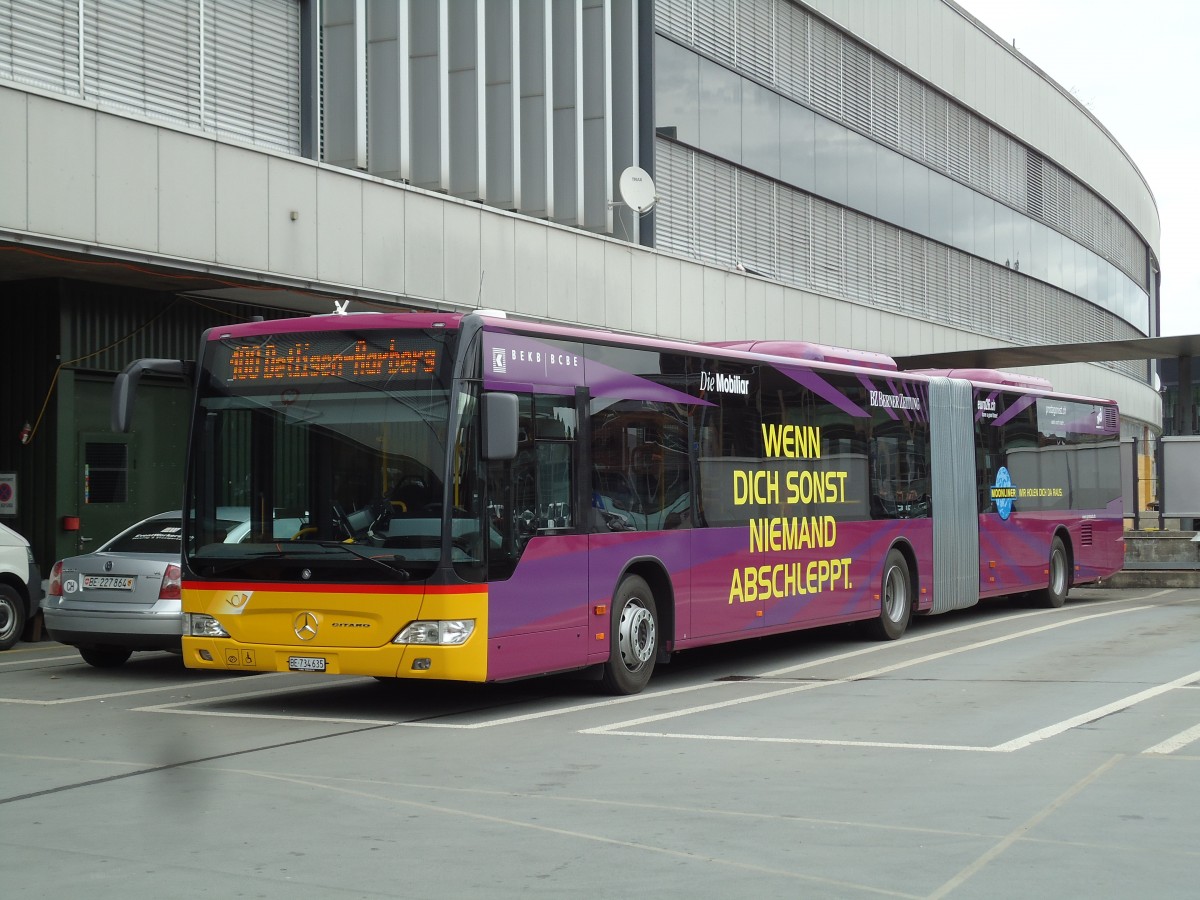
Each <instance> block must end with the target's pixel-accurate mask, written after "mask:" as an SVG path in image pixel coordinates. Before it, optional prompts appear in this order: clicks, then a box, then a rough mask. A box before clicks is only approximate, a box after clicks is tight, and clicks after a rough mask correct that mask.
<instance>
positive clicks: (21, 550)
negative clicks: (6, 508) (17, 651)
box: [0, 522, 42, 650]
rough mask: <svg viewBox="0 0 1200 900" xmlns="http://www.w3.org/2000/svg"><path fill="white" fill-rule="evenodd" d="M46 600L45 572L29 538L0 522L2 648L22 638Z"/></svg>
mask: <svg viewBox="0 0 1200 900" xmlns="http://www.w3.org/2000/svg"><path fill="white" fill-rule="evenodd" d="M41 602H42V573H41V572H39V571H38V567H37V563H35V562H34V561H33V550H31V549H30V547H29V541H27V540H25V538H23V537H21V535H19V534H17V533H16V532H15V531H13V530H12V529H11V528H9V527H8V526H7V525H5V524H4V523H3V522H0V650H7V649H8V648H9V647H11V646H12V645H13V644H15V643H16V642H17V641H19V640H20V639H21V634H22V633H23V632H24V631H25V623H26V622H28V621H29V617H30V616H32V615H33V614H34V613H35V612H37V608H38V606H39V605H40V604H41Z"/></svg>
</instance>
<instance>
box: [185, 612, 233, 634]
mask: <svg viewBox="0 0 1200 900" xmlns="http://www.w3.org/2000/svg"><path fill="white" fill-rule="evenodd" d="M183 634H184V636H185V637H222V638H224V637H229V632H228V631H226V630H225V629H224V628H223V627H222V626H221V623H220V622H218V621H217V620H216V619H214V618H213V617H212V616H206V615H204V614H203V613H184V614H183Z"/></svg>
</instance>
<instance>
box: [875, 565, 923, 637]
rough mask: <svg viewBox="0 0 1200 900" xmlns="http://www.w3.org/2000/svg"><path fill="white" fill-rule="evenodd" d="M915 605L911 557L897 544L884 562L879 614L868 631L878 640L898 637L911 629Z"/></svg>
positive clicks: (880, 586) (880, 583)
mask: <svg viewBox="0 0 1200 900" xmlns="http://www.w3.org/2000/svg"><path fill="white" fill-rule="evenodd" d="M912 608H913V588H912V574H911V573H910V572H909V570H908V560H907V559H905V557H904V554H903V553H901V552H900V551H899V550H897V549H896V548H895V547H893V548H892V549H891V550H889V551H888V555H887V558H886V559H885V560H884V561H883V576H882V577H881V578H880V582H879V615H878V616H876V617H875V618H874V619H871V620H870V621H869V622H868V631H869V632H870V634H871V636H872V637H874V638H875V639H876V640H880V641H894V640H896V638H898V637H900V636H901V635H903V634H904V632H905V631H907V630H908V622H909V619H911V618H912Z"/></svg>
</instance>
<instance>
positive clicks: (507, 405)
mask: <svg viewBox="0 0 1200 900" xmlns="http://www.w3.org/2000/svg"><path fill="white" fill-rule="evenodd" d="M518 415H519V406H518V402H517V395H516V394H506V393H502V392H499V391H489V392H488V393H485V394H484V395H483V442H484V443H483V457H484V459H488V460H505V459H516V457H517V434H518V425H519V422H518Z"/></svg>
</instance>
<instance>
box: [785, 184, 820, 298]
mask: <svg viewBox="0 0 1200 900" xmlns="http://www.w3.org/2000/svg"><path fill="white" fill-rule="evenodd" d="M811 206H812V198H811V197H810V196H809V195H808V194H802V193H800V192H799V191H788V190H783V191H780V192H779V203H778V211H779V227H778V229H777V232H778V236H777V240H778V247H779V277H780V278H781V279H782V280H783V281H786V282H788V283H789V284H794V285H796V286H797V287H800V288H805V289H807V288H810V287H811V286H812V275H811V272H812V239H811V236H812V223H811V219H812V210H811Z"/></svg>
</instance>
